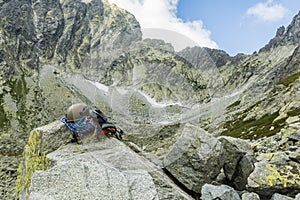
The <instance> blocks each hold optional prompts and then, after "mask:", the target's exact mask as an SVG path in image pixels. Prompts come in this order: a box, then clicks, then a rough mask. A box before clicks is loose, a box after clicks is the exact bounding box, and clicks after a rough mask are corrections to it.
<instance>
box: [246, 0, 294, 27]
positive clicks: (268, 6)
mask: <svg viewBox="0 0 300 200" xmlns="http://www.w3.org/2000/svg"><path fill="white" fill-rule="evenodd" d="M287 12H288V10H287V9H286V8H284V7H283V6H282V5H281V4H276V3H273V0H268V1H267V2H265V3H257V4H256V5H254V6H253V7H251V8H249V9H248V10H247V13H246V14H247V16H254V17H256V18H257V19H259V20H261V21H263V22H274V21H278V20H280V19H282V18H283V17H284V16H285V15H286V14H287Z"/></svg>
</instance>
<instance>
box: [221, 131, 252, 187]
mask: <svg viewBox="0 0 300 200" xmlns="http://www.w3.org/2000/svg"><path fill="white" fill-rule="evenodd" d="M218 139H219V141H220V142H221V143H222V146H223V151H224V154H223V157H224V158H225V162H224V166H223V169H224V173H225V175H226V178H227V179H228V180H229V181H230V182H232V183H233V184H234V186H235V187H236V188H237V189H239V190H244V189H245V188H246V184H247V178H248V176H249V175H250V173H251V172H252V171H253V169H254V156H253V152H252V150H251V145H250V143H249V142H248V141H246V140H242V139H238V138H232V137H226V136H222V137H219V138H218Z"/></svg>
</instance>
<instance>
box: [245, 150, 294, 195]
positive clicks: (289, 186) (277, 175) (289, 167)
mask: <svg viewBox="0 0 300 200" xmlns="http://www.w3.org/2000/svg"><path fill="white" fill-rule="evenodd" d="M299 171H300V164H299V163H297V162H294V161H291V160H289V157H288V155H286V153H284V152H278V153H266V154H261V155H260V156H259V157H258V162H257V163H255V169H254V171H253V172H252V173H251V174H250V176H249V178H248V185H247V189H248V190H250V191H255V192H257V193H258V194H260V196H263V197H266V198H270V197H271V196H272V195H273V194H274V193H275V192H280V193H282V194H289V195H295V194H297V193H299V192H300V176H299Z"/></svg>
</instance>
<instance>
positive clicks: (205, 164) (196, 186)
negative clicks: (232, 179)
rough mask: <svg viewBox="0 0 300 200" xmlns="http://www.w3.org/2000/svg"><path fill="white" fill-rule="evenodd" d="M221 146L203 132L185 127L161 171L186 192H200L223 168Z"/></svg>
mask: <svg viewBox="0 0 300 200" xmlns="http://www.w3.org/2000/svg"><path fill="white" fill-rule="evenodd" d="M223 163H224V158H222V145H221V142H219V141H218V140H217V138H215V137H213V136H211V135H210V134H208V133H206V132H205V131H204V130H201V129H197V128H196V127H193V126H190V125H186V126H185V127H184V129H183V134H182V135H181V136H180V137H178V138H177V141H176V142H175V144H174V146H173V147H172V149H171V151H170V152H169V154H168V155H167V156H166V157H165V159H164V162H163V164H164V167H165V168H166V169H167V170H168V171H169V172H170V173H171V174H172V175H173V176H174V177H175V178H176V179H178V180H179V181H180V182H181V183H182V184H184V185H185V186H186V187H187V188H188V189H189V190H192V191H194V192H196V193H200V192H201V187H202V186H203V185H204V184H205V183H210V182H212V181H213V180H215V179H216V177H217V176H218V174H219V173H220V170H221V168H222V166H223Z"/></svg>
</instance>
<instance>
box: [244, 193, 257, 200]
mask: <svg viewBox="0 0 300 200" xmlns="http://www.w3.org/2000/svg"><path fill="white" fill-rule="evenodd" d="M242 200H260V198H259V196H258V194H256V193H254V192H246V193H244V194H242Z"/></svg>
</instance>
